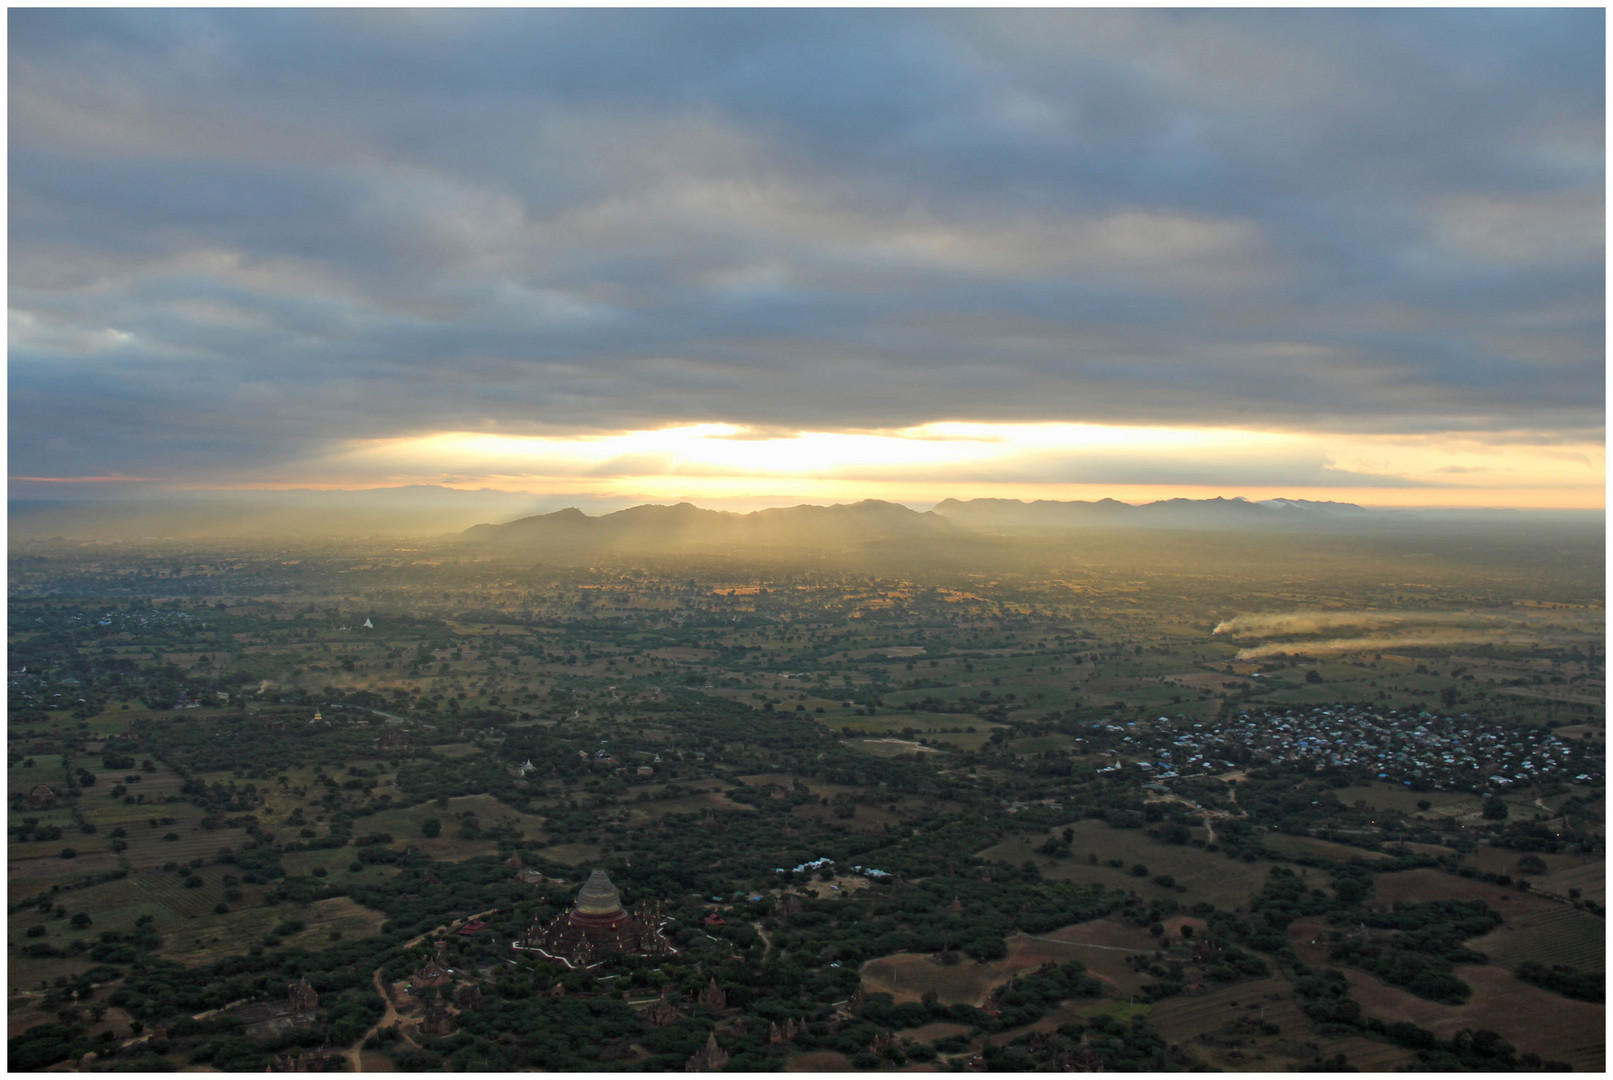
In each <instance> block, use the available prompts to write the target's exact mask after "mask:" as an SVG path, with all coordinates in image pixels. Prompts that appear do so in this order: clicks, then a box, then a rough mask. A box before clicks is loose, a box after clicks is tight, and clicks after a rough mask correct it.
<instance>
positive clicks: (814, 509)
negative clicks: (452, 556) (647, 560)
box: [460, 499, 962, 554]
mask: <svg viewBox="0 0 1613 1080" xmlns="http://www.w3.org/2000/svg"><path fill="white" fill-rule="evenodd" d="M954 538H962V537H961V534H960V530H959V528H958V526H956V525H954V524H953V523H952V522H949V521H947V520H946V519H945V518H943V517H941V516H939V515H937V514H935V513H933V512H926V513H920V512H919V511H916V510H911V509H909V508H908V507H905V506H902V505H900V504H898V503H891V502H881V501H879V500H877V499H866V500H864V501H862V502H858V503H850V504H844V503H841V504H836V505H833V506H790V507H778V508H774V509H769V510H757V511H754V512H752V513H749V514H736V513H732V512H729V511H723V510H702V509H701V508H699V507H697V506H694V505H692V504H690V503H678V504H677V505H675V506H656V505H644V506H634V507H630V508H628V509H626V510H618V511H616V512H615V513H613V514H604V515H601V516H600V517H589V516H588V515H586V514H584V513H583V512H582V511H580V510H577V509H574V508H571V509H566V510H560V511H557V512H555V513H552V514H539V515H536V516H533V517H526V518H521V519H519V520H517V521H511V522H508V523H506V524H502V525H477V526H475V527H474V528H471V529H467V530H466V531H465V532H464V533H462V534H461V535H460V540H461V541H462V542H463V543H466V544H471V545H475V546H479V547H485V548H488V549H493V550H499V551H512V550H523V551H530V552H533V553H540V552H567V553H573V552H577V551H579V550H582V549H587V550H592V551H598V552H619V553H628V552H642V553H656V554H678V553H702V552H713V551H722V550H730V551H731V550H744V549H768V550H779V549H792V550H797V549H799V550H824V551H845V550H854V549H859V548H863V547H866V546H868V545H875V544H888V543H891V542H900V541H915V542H931V541H937V540H943V541H944V540H948V539H954Z"/></svg>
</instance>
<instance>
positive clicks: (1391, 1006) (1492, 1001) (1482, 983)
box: [1344, 964, 1606, 1072]
mask: <svg viewBox="0 0 1613 1080" xmlns="http://www.w3.org/2000/svg"><path fill="white" fill-rule="evenodd" d="M1344 975H1345V978H1347V979H1348V980H1349V983H1350V996H1351V997H1353V998H1354V999H1355V1000H1356V1001H1358V1002H1360V1003H1361V1008H1362V1010H1363V1011H1364V1012H1365V1013H1366V1014H1367V1015H1369V1016H1377V1017H1380V1018H1383V1019H1385V1020H1390V1021H1393V1020H1409V1021H1410V1022H1412V1023H1414V1024H1416V1025H1417V1026H1418V1027H1422V1028H1426V1029H1428V1030H1429V1031H1432V1032H1433V1033H1434V1034H1436V1035H1438V1036H1439V1037H1440V1038H1442V1039H1448V1038H1450V1037H1451V1036H1452V1035H1454V1034H1456V1033H1457V1032H1458V1031H1461V1030H1462V1029H1463V1028H1470V1029H1472V1030H1474V1031H1479V1030H1481V1029H1485V1028H1488V1029H1489V1030H1491V1031H1495V1032H1498V1033H1500V1035H1501V1036H1502V1038H1504V1039H1506V1040H1507V1041H1508V1042H1510V1043H1512V1044H1513V1046H1515V1047H1517V1049H1518V1052H1519V1053H1530V1052H1532V1053H1536V1054H1539V1055H1540V1056H1541V1057H1542V1058H1545V1059H1548V1060H1552V1059H1555V1060H1558V1061H1566V1062H1568V1063H1569V1064H1570V1065H1572V1066H1573V1067H1574V1068H1575V1069H1583V1070H1589V1071H1593V1072H1600V1071H1602V1068H1603V1063H1604V1060H1605V1055H1606V1049H1605V1047H1604V1045H1603V1031H1604V1020H1605V1015H1606V1010H1605V1008H1604V1007H1603V1006H1601V1005H1593V1004H1591V1003H1589V1002H1584V1001H1572V1000H1570V999H1568V998H1564V997H1561V996H1559V995H1557V994H1554V993H1552V992H1551V991H1549V990H1543V989H1541V988H1540V987H1538V986H1532V985H1530V984H1529V983H1525V982H1522V981H1520V980H1518V979H1516V978H1514V977H1513V975H1512V973H1511V972H1510V971H1507V970H1505V969H1504V968H1500V967H1496V966H1495V965H1493V964H1486V965H1467V966H1461V967H1458V968H1457V969H1456V975H1457V977H1458V978H1460V979H1462V980H1463V981H1464V982H1466V983H1467V984H1468V985H1469V986H1471V987H1472V988H1473V996H1472V997H1471V998H1470V999H1468V1001H1467V1003H1466V1004H1464V1005H1441V1004H1439V1003H1437V1002H1433V1001H1428V1000H1426V999H1425V998H1420V997H1416V996H1414V995H1412V994H1410V993H1407V992H1406V991H1404V990H1401V989H1399V988H1397V987H1393V986H1389V985H1387V984H1385V983H1383V982H1382V981H1380V980H1378V979H1376V978H1374V977H1373V976H1371V975H1367V974H1365V973H1364V972H1360V971H1356V970H1354V969H1353V968H1346V969H1344Z"/></svg>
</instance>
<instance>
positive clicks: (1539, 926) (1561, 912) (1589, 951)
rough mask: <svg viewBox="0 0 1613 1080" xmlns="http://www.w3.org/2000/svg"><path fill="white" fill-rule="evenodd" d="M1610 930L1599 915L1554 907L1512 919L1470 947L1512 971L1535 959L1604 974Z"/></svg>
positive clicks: (1479, 938)
mask: <svg viewBox="0 0 1613 1080" xmlns="http://www.w3.org/2000/svg"><path fill="white" fill-rule="evenodd" d="M1606 931H1607V926H1606V924H1605V923H1604V922H1603V921H1602V920H1601V919H1600V918H1598V917H1596V916H1595V915H1592V914H1590V913H1589V912H1585V911H1576V910H1575V909H1573V908H1571V907H1566V906H1564V905H1561V904H1554V905H1552V907H1551V908H1549V909H1547V910H1544V911H1531V912H1525V913H1521V914H1517V915H1513V916H1510V917H1509V918H1508V919H1507V921H1506V922H1505V923H1503V924H1502V925H1501V926H1498V927H1496V928H1495V929H1494V930H1492V931H1490V932H1489V933H1488V934H1485V935H1484V936H1483V937H1477V938H1473V939H1471V940H1470V941H1468V942H1467V946H1468V948H1470V949H1473V950H1475V951H1477V952H1481V953H1483V954H1485V955H1486V956H1488V957H1489V958H1490V962H1491V963H1493V964H1498V965H1500V966H1501V967H1504V968H1506V969H1507V970H1508V971H1511V970H1513V969H1514V968H1516V967H1517V966H1518V965H1519V964H1522V963H1525V962H1527V961H1531V960H1532V961H1535V962H1537V963H1541V964H1567V965H1568V966H1569V967H1571V968H1575V969H1577V970H1579V971H1602V970H1605V967H1604V965H1605V963H1606V955H1605V951H1604V950H1605V948H1606Z"/></svg>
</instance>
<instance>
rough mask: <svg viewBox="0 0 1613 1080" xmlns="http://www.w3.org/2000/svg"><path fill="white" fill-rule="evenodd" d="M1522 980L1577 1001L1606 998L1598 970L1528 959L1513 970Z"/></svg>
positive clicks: (1602, 979) (1603, 984) (1605, 991)
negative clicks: (1586, 970) (1548, 963)
mask: <svg viewBox="0 0 1613 1080" xmlns="http://www.w3.org/2000/svg"><path fill="white" fill-rule="evenodd" d="M1513 974H1514V975H1516V976H1517V977H1518V978H1520V979H1522V980H1523V981H1524V982H1528V983H1534V984H1535V985H1536V986H1542V987H1545V988H1546V989H1547V990H1550V991H1552V992H1553V993H1557V994H1561V995H1563V996H1564V997H1571V998H1576V999H1578V1000H1579V1001H1595V1002H1601V1001H1605V1000H1607V984H1606V981H1605V979H1604V977H1603V976H1602V974H1601V973H1599V972H1585V971H1580V970H1578V969H1577V968H1572V967H1569V966H1568V965H1566V964H1551V965H1546V964H1541V963H1537V962H1536V961H1533V960H1530V961H1527V962H1525V963H1523V964H1521V965H1519V966H1518V969H1517V970H1516V971H1514V972H1513Z"/></svg>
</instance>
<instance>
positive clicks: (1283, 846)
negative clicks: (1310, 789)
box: [1262, 833, 1388, 862]
mask: <svg viewBox="0 0 1613 1080" xmlns="http://www.w3.org/2000/svg"><path fill="white" fill-rule="evenodd" d="M1262 842H1263V843H1264V844H1265V846H1266V847H1269V848H1271V849H1272V850H1273V851H1280V852H1282V853H1283V854H1285V855H1316V856H1319V857H1321V858H1323V859H1337V860H1338V861H1339V862H1349V861H1350V860H1351V859H1386V858H1388V856H1387V855H1385V854H1383V853H1382V852H1381V851H1368V850H1367V849H1366V848H1359V847H1356V846H1354V845H1353V844H1340V843H1336V842H1334V841H1332V840H1319V839H1317V838H1316V837H1314V836H1294V835H1292V834H1291V833H1267V834H1266V835H1265V836H1264V837H1263V838H1262Z"/></svg>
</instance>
